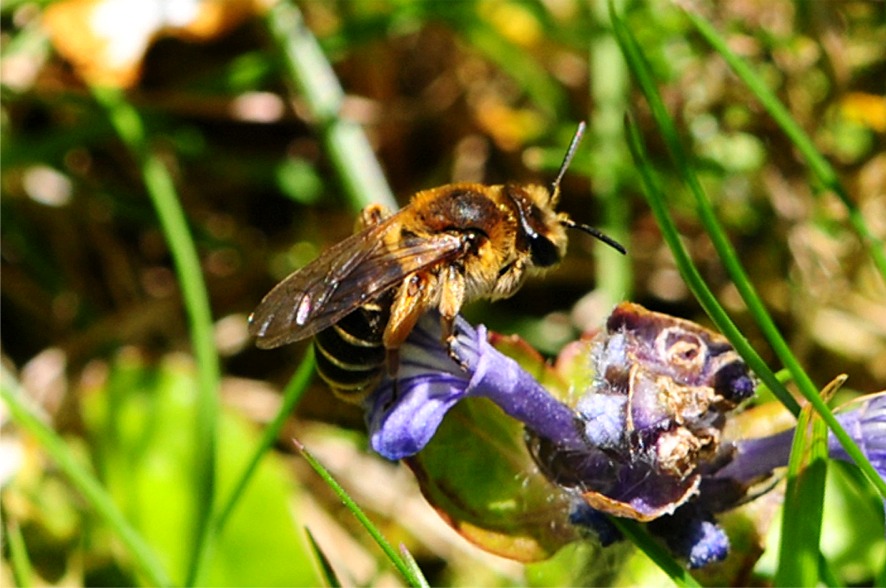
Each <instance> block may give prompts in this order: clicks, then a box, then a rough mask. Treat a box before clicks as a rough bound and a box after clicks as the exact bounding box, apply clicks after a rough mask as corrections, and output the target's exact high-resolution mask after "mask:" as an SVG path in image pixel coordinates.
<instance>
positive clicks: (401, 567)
mask: <svg viewBox="0 0 886 588" xmlns="http://www.w3.org/2000/svg"><path fill="white" fill-rule="evenodd" d="M293 443H294V444H295V447H296V449H298V451H299V453H301V455H302V457H304V458H305V460H306V461H307V462H308V464H309V465H310V466H311V467H312V468H313V469H314V471H315V472H317V474H318V475H319V476H320V477H321V478H322V479H323V481H324V482H326V484H327V485H328V486H329V487H330V488H332V491H333V492H335V494H336V496H338V497H339V499H340V500H341V501H342V504H344V505H345V508H347V509H348V510H349V511H351V514H353V515H354V516H355V517H356V518H357V520H358V521H360V524H361V525H363V528H364V529H366V531H367V532H368V533H369V534H370V535H371V536H372V538H373V540H375V542H376V543H377V544H378V546H379V547H380V548H381V550H382V551H383V552H384V553H385V555H386V556H387V557H388V559H390V560H391V563H392V564H394V567H395V568H397V570H398V571H399V572H400V573H401V574H402V575H403V578H405V579H406V581H407V582H408V583H409V585H410V586H416V587H420V586H427V580H425V578H424V577H423V576H422V575H420V574H419V575H416V574H415V573H414V571H413V569H412V568H411V567H410V565H409V564H408V563H406V562H405V561H404V560H403V558H402V557H400V554H399V553H397V550H396V549H394V547H393V546H392V545H391V544H390V543H389V542H388V540H387V539H385V537H384V535H382V533H381V531H379V530H378V527H376V526H375V525H374V524H373V523H372V521H371V520H369V517H368V516H366V513H365V512H363V510H362V509H361V508H360V507H359V506H358V505H357V503H356V502H354V499H353V498H351V497H350V496H349V495H348V493H347V492H345V489H344V488H342V487H341V485H340V484H339V483H338V482H337V481H336V480H335V478H333V477H332V474H330V473H329V471H328V470H327V469H326V468H325V467H323V464H321V463H320V462H319V461H317V459H316V458H315V457H314V456H313V455H311V453H310V452H309V451H308V450H307V449H306V448H305V446H304V445H302V444H301V443H300V442H299V441H297V440H295V439H293Z"/></svg>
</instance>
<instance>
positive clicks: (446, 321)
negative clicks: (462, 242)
mask: <svg viewBox="0 0 886 588" xmlns="http://www.w3.org/2000/svg"><path fill="white" fill-rule="evenodd" d="M464 301H465V274H464V269H463V268H461V267H458V266H456V265H451V266H449V267H448V268H447V269H446V272H445V273H444V279H443V283H442V285H441V288H440V328H441V330H442V331H443V344H444V345H445V346H446V351H447V352H448V353H449V357H451V358H452V361H454V362H455V363H457V364H458V365H459V367H461V369H463V370H465V371H467V369H468V366H467V365H466V364H465V362H464V361H463V360H462V358H461V357H459V356H458V353H456V351H455V346H454V343H455V317H456V316H457V315H458V311H460V310H461V307H462V305H463V304H464Z"/></svg>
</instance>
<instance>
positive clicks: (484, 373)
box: [366, 313, 587, 460]
mask: <svg viewBox="0 0 886 588" xmlns="http://www.w3.org/2000/svg"><path fill="white" fill-rule="evenodd" d="M456 333H457V337H456V340H455V343H454V344H453V351H454V353H455V355H456V356H457V357H458V358H459V360H460V361H461V362H462V364H463V365H464V366H465V367H464V368H463V367H462V366H460V365H458V364H457V363H456V362H455V361H453V360H452V358H451V357H449V354H448V351H447V350H446V349H445V347H444V345H443V344H442V343H441V342H440V341H441V330H440V323H439V316H438V315H437V314H436V313H428V314H427V315H426V316H425V317H423V318H422V320H421V321H419V324H418V325H417V326H416V328H415V329H413V332H412V333H411V334H410V336H409V338H408V339H407V341H406V343H405V344H404V345H403V347H402V348H401V349H400V358H401V361H400V366H399V369H398V372H397V374H396V377H395V378H386V379H385V380H384V381H383V382H382V384H381V386H379V389H378V390H377V391H376V392H375V393H373V394H372V395H371V396H370V397H369V398H368V399H367V401H366V409H367V411H366V414H367V422H368V427H369V438H370V444H371V446H372V448H373V449H374V450H375V451H376V452H378V453H379V454H381V455H383V456H384V457H386V458H388V459H392V460H397V459H403V458H405V457H409V456H411V455H414V454H415V453H417V452H418V451H421V449H422V448H423V447H424V446H425V445H426V444H427V443H428V442H429V441H430V440H431V438H432V437H433V436H434V433H435V432H436V430H437V427H439V426H440V423H441V422H442V420H443V417H444V416H445V415H446V413H447V412H448V411H449V409H451V408H452V407H453V406H454V405H455V404H456V403H457V402H459V401H460V400H462V399H463V398H466V397H468V396H483V397H486V398H489V399H490V400H492V401H493V402H495V403H496V404H497V405H498V406H499V407H501V409H502V410H504V411H505V412H506V413H507V414H509V415H510V416H512V417H514V418H515V419H518V420H520V421H522V422H523V423H524V424H525V425H526V427H527V428H529V429H530V430H532V431H534V432H535V433H537V434H538V435H542V436H544V437H546V438H548V439H555V440H556V442H557V445H558V447H561V448H564V449H585V448H587V442H586V440H585V438H584V436H583V434H582V432H581V428H580V426H579V424H578V420H577V418H576V415H575V412H574V411H573V410H572V409H570V408H569V407H567V406H566V405H564V404H563V403H561V402H560V401H558V400H557V399H556V398H554V397H553V396H551V395H550V394H549V393H548V392H547V390H545V388H544V387H543V386H542V385H541V384H539V383H538V382H537V381H536V380H535V378H534V377H532V375H531V374H529V373H528V372H526V371H525V370H524V369H523V368H521V367H520V365H519V364H518V363H517V362H516V361H514V360H513V359H511V358H510V357H507V356H506V355H504V354H502V353H500V352H499V351H498V350H496V349H495V348H494V347H493V346H492V345H491V344H490V343H489V341H488V339H487V332H486V328H485V327H484V326H482V325H481V326H479V327H478V328H477V329H474V328H473V327H471V326H470V324H468V323H467V322H466V321H464V320H463V319H461V318H459V319H458V320H457V322H456Z"/></svg>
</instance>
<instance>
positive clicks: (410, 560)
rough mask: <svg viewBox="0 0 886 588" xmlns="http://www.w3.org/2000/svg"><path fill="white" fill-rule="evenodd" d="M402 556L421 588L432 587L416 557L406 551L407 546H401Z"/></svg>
mask: <svg viewBox="0 0 886 588" xmlns="http://www.w3.org/2000/svg"><path fill="white" fill-rule="evenodd" d="M400 555H401V556H402V557H403V561H405V562H406V565H408V566H409V569H410V570H412V574H413V576H414V577H415V578H416V579H417V580H419V582H420V583H419V585H418V586H419V588H430V586H431V585H430V584H428V582H427V580H425V576H424V574H423V573H422V571H421V568H420V567H418V562H417V561H415V557H413V555H412V553H411V552H410V551H409V550H408V549H406V546H405V545H403V544H402V543H401V544H400Z"/></svg>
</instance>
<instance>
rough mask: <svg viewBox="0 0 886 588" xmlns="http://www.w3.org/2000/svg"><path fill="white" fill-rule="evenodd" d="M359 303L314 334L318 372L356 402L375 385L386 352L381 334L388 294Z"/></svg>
mask: <svg viewBox="0 0 886 588" xmlns="http://www.w3.org/2000/svg"><path fill="white" fill-rule="evenodd" d="M382 298H383V300H379V301H377V302H372V303H369V304H366V305H364V306H361V307H360V308H358V309H357V310H355V311H353V312H352V313H350V314H349V315H347V316H346V317H345V318H343V319H342V320H340V321H339V322H338V323H336V324H334V325H333V326H331V327H329V328H328V329H325V330H323V331H320V332H319V333H317V335H316V336H315V337H314V349H315V351H316V353H315V356H316V360H317V373H319V374H320V377H321V378H323V380H324V381H325V382H326V383H327V384H329V387H330V388H332V391H333V392H335V394H336V395H337V396H338V397H339V398H341V399H343V400H346V401H348V402H353V403H359V402H360V401H362V400H363V398H365V397H366V396H367V395H368V394H369V393H370V392H372V391H373V390H374V389H375V387H376V386H377V385H378V382H379V380H380V379H381V376H382V375H383V373H384V369H385V360H386V357H387V352H386V350H385V348H384V345H383V344H382V335H383V334H384V331H385V327H386V326H387V324H388V319H389V318H390V314H391V313H390V309H391V305H390V300H387V299H388V298H389V296H383V297H382Z"/></svg>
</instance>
